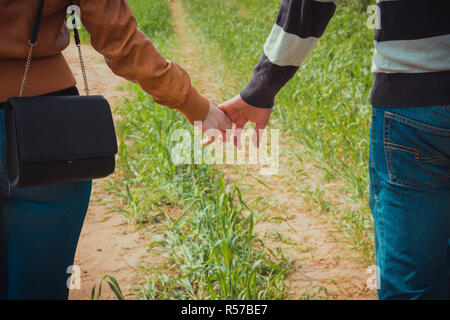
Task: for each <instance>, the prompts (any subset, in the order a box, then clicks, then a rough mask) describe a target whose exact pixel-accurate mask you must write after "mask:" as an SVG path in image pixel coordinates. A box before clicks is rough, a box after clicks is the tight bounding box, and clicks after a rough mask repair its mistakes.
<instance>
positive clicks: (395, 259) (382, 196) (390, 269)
mask: <svg viewBox="0 0 450 320" xmlns="http://www.w3.org/2000/svg"><path fill="white" fill-rule="evenodd" d="M372 111H373V112H372V129H371V146H370V161H369V164H370V165H369V167H370V168H369V169H370V198H369V204H370V207H371V209H372V213H373V217H374V226H375V250H376V260H377V266H378V268H379V269H378V270H379V275H380V277H379V279H377V280H378V285H379V288H378V297H379V298H380V299H450V107H448V106H442V107H421V108H377V107H374V108H373V110H372Z"/></svg>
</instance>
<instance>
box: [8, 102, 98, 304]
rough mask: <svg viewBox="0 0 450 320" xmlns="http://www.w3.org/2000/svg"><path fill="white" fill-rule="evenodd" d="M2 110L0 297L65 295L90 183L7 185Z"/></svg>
mask: <svg viewBox="0 0 450 320" xmlns="http://www.w3.org/2000/svg"><path fill="white" fill-rule="evenodd" d="M4 117H5V115H4V110H0V131H1V140H0V159H1V161H0V195H1V199H0V206H1V205H3V210H1V212H0V299H67V298H68V293H69V290H68V287H67V283H66V282H67V279H68V278H69V277H70V274H69V273H67V268H68V267H69V266H71V265H72V264H73V260H74V256H75V250H76V247H77V242H78V238H79V236H80V232H81V228H82V226H83V222H84V218H85V215H86V211H87V208H88V205H89V198H90V194H91V181H85V182H76V183H67V184H57V185H56V184H55V185H48V186H40V187H31V188H13V187H11V188H10V187H9V185H8V182H7V179H6V174H5V173H6V172H5V171H6V168H5V161H4V159H5V140H4V137H5V125H4V123H5V121H4V120H5V119H4Z"/></svg>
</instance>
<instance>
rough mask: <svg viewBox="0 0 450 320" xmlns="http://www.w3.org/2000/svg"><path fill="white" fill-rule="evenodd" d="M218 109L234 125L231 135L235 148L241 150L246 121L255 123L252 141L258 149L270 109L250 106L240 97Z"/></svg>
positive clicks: (270, 112)
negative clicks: (242, 133)
mask: <svg viewBox="0 0 450 320" xmlns="http://www.w3.org/2000/svg"><path fill="white" fill-rule="evenodd" d="M219 108H220V109H221V110H222V111H224V112H225V113H226V114H227V115H228V117H230V119H231V121H232V122H233V123H235V124H236V128H235V129H234V133H233V137H234V139H233V142H234V145H235V146H236V147H238V148H241V132H242V128H243V127H244V125H245V124H246V123H247V122H248V121H250V122H253V123H255V133H254V135H253V141H254V142H255V143H256V146H258V147H259V141H260V138H261V134H262V131H263V130H264V128H265V127H266V126H267V124H268V122H269V119H270V115H271V114H272V109H266V108H258V107H254V106H251V105H249V104H247V103H246V102H245V101H244V100H242V98H241V96H240V95H237V96H235V97H234V98H232V99H230V100H228V101H226V102H224V103H222V104H221V105H220V106H219Z"/></svg>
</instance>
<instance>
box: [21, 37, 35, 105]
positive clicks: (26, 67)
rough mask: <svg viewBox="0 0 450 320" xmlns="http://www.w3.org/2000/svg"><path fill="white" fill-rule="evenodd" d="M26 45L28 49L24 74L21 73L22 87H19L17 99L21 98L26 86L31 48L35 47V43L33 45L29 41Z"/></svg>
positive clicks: (31, 53)
mask: <svg viewBox="0 0 450 320" xmlns="http://www.w3.org/2000/svg"><path fill="white" fill-rule="evenodd" d="M28 43H29V44H30V49H29V50H28V57H27V62H26V64H25V72H24V73H23V78H22V85H21V86H20V92H19V97H22V96H23V91H24V90H25V85H26V84H27V77H28V71H29V70H30V64H31V57H32V55H33V48H34V46H36V43H34V44H33V43H31V42H29V41H28Z"/></svg>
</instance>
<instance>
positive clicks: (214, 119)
mask: <svg viewBox="0 0 450 320" xmlns="http://www.w3.org/2000/svg"><path fill="white" fill-rule="evenodd" d="M232 128H233V125H232V123H231V120H230V118H228V116H227V115H226V114H225V112H223V111H222V110H220V109H219V108H218V107H217V104H216V103H214V102H213V101H210V102H209V112H208V115H207V116H206V118H205V120H203V121H202V126H201V131H202V133H203V134H204V135H205V137H206V139H205V140H203V141H202V145H204V146H207V145H209V144H211V143H213V142H214V140H215V139H216V134H214V132H212V131H213V130H210V129H216V130H219V131H220V132H221V133H222V139H223V140H225V139H226V130H227V129H232Z"/></svg>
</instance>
